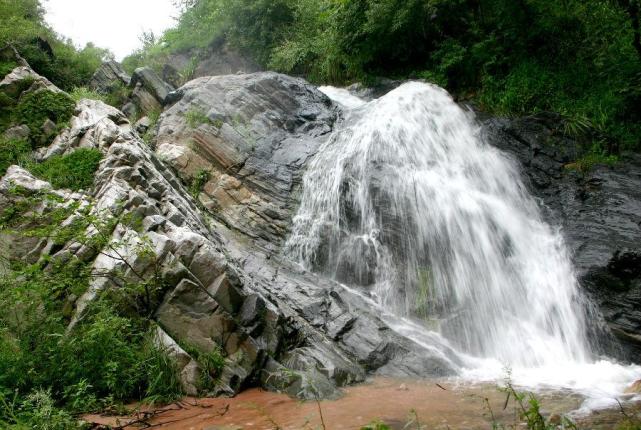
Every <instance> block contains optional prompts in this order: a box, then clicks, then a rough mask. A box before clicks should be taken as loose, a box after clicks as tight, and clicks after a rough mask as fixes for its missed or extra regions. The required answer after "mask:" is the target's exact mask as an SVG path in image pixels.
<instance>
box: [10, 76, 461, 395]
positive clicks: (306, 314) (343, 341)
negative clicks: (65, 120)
mask: <svg viewBox="0 0 641 430" xmlns="http://www.w3.org/2000/svg"><path fill="white" fill-rule="evenodd" d="M173 97H174V100H175V104H174V105H173V106H172V107H171V108H170V109H169V110H168V111H167V112H166V113H165V115H164V119H163V125H162V127H161V128H162V130H163V131H162V133H161V135H162V141H160V142H159V147H158V153H159V155H161V156H162V157H164V158H166V159H168V160H169V161H170V162H171V163H170V164H166V163H164V162H163V161H161V158H160V157H157V156H156V155H155V154H154V153H153V151H152V150H151V148H150V147H149V146H147V145H146V144H145V143H144V142H143V141H142V140H141V139H140V137H139V136H138V135H137V133H136V132H135V130H134V129H133V127H132V125H131V123H130V122H129V120H128V119H127V118H126V117H125V116H124V114H122V113H121V112H120V111H118V110H117V109H115V108H112V107H110V106H107V105H105V104H104V103H102V102H100V101H93V100H82V101H81V102H79V103H78V105H77V107H76V111H75V113H74V116H73V118H72V119H71V121H70V126H69V128H68V129H67V130H65V131H64V132H63V133H62V134H61V135H60V136H58V137H57V138H56V140H55V141H54V142H53V144H52V145H51V146H50V147H48V148H45V149H43V150H42V151H41V152H40V153H39V154H38V157H39V158H41V159H43V158H47V157H50V156H52V155H54V154H64V153H69V152H72V151H74V150H76V149H77V148H97V149H99V150H100V151H101V152H103V154H104V158H103V160H102V162H101V164H100V167H99V169H98V172H97V174H96V178H95V184H94V187H93V189H92V190H91V192H86V193H71V192H69V191H64V190H52V188H51V185H50V184H48V183H46V182H43V181H39V180H37V179H36V178H34V177H33V176H32V175H31V174H30V173H29V172H27V171H25V170H24V169H21V168H19V167H15V166H14V167H11V168H10V169H9V170H8V172H7V174H6V175H5V176H4V177H3V178H2V179H1V180H0V210H4V209H6V208H7V207H9V206H11V205H12V204H15V203H16V200H17V199H21V198H23V197H21V196H20V195H15V194H13V193H12V192H11V191H10V190H11V189H13V188H14V187H13V185H14V184H20V185H21V186H22V188H21V189H23V193H37V192H42V191H43V190H46V191H49V192H53V193H56V194H58V197H59V199H57V200H56V201H64V202H67V203H68V204H70V203H72V202H79V203H81V204H80V207H91V208H92V211H94V213H96V214H97V215H99V216H109V217H115V218H117V219H120V220H122V219H127V218H130V215H135V216H136V218H137V219H140V223H137V224H136V226H135V227H133V226H132V225H131V224H130V223H127V222H124V221H120V222H118V223H117V225H116V226H115V227H114V228H113V230H112V231H111V233H110V234H111V239H112V240H111V242H110V244H109V245H108V246H107V247H106V248H105V249H103V250H102V252H100V253H98V252H97V251H98V250H95V249H92V248H88V247H87V246H85V245H83V244H80V243H75V242H74V243H67V244H65V245H64V246H59V245H56V246H53V243H48V241H46V240H45V241H42V240H37V241H31V242H30V241H26V242H24V243H21V244H20V246H14V247H13V248H12V252H13V254H12V255H13V256H14V257H17V258H26V257H28V258H30V259H32V260H37V259H38V258H39V257H40V256H43V255H46V254H49V255H50V256H51V258H52V261H61V262H65V261H69V259H72V258H79V259H81V260H82V261H85V262H89V263H90V264H91V265H92V267H93V268H94V269H95V271H96V273H101V274H104V276H100V277H96V278H95V279H94V280H93V281H92V283H91V285H90V288H89V289H88V290H87V291H86V292H85V293H84V294H83V295H82V296H81V297H80V298H78V299H77V300H76V301H75V302H74V303H73V309H75V311H74V315H73V318H72V322H71V325H72V326H73V325H74V324H77V323H78V321H80V320H81V318H82V316H83V312H84V311H85V309H86V306H87V304H88V303H90V301H91V300H93V299H94V298H96V297H97V296H98V295H100V294H101V292H102V291H104V290H105V289H107V288H121V287H119V284H118V282H115V281H114V279H120V278H124V279H126V280H130V281H132V282H133V281H140V278H145V279H147V278H148V277H151V276H159V277H160V278H161V279H162V285H163V286H164V290H163V291H162V294H161V295H159V296H158V297H157V299H156V300H155V302H154V303H153V307H154V309H155V311H154V318H155V320H156V321H157V323H158V325H159V329H158V331H157V334H156V343H157V344H158V345H162V346H163V347H164V348H166V351H167V353H168V354H169V355H171V356H173V357H174V358H175V359H176V362H177V364H178V366H179V372H180V377H181V380H182V383H183V387H184V389H185V391H186V392H187V393H190V394H196V392H197V391H199V390H202V389H203V387H202V386H200V375H201V374H202V369H201V364H200V363H199V361H198V360H199V356H200V354H207V353H209V352H211V351H214V350H220V351H222V353H223V356H224V357H225V364H224V369H223V371H222V375H220V378H219V379H218V381H217V383H216V385H215V387H212V388H211V390H210V394H227V395H231V394H234V393H237V392H238V391H239V390H241V389H243V388H245V387H248V386H254V385H262V386H264V387H266V388H269V389H274V390H281V391H285V392H287V393H289V394H291V395H295V396H299V397H301V398H322V397H333V396H336V395H337V394H338V391H337V387H340V386H343V385H346V384H350V383H353V382H357V381H362V380H363V379H364V377H365V375H366V374H368V373H378V374H384V375H398V376H416V375H436V376H443V375H449V374H452V373H453V369H454V367H456V366H457V363H454V362H452V361H450V360H449V359H448V358H447V357H445V356H444V355H441V354H436V353H434V352H432V351H431V350H430V349H429V348H426V347H424V346H421V345H419V344H417V343H415V342H413V341H410V340H408V339H407V338H405V337H403V336H401V335H399V334H398V333H397V332H395V331H394V330H392V329H391V327H390V326H389V325H388V323H386V321H385V319H384V318H383V317H381V316H380V315H379V313H380V311H379V310H377V309H376V308H375V307H373V306H372V304H371V303H370V302H369V301H368V300H367V299H366V298H363V297H361V296H359V295H357V294H355V293H352V292H350V291H349V290H347V289H345V288H344V287H342V286H340V285H338V284H336V283H333V282H331V281H328V280H325V279H322V278H319V277H316V276H315V275H312V274H309V273H306V272H303V271H301V270H300V269H299V268H298V267H297V266H294V265H292V264H291V263H289V262H287V261H280V260H279V259H278V257H277V256H275V255H274V254H273V253H272V252H269V251H266V250H265V247H264V246H263V245H264V244H263V242H262V241H261V240H260V238H261V237H263V236H264V237H267V238H270V239H272V238H274V239H277V238H280V237H281V236H282V234H283V231H284V229H285V227H284V226H285V223H284V221H283V222H282V223H281V221H282V219H281V218H279V217H285V216H286V214H287V211H286V209H287V208H288V207H289V205H291V204H293V200H294V197H293V196H292V195H291V193H292V190H293V189H294V188H295V184H296V180H295V178H296V177H299V176H300V174H301V173H300V171H299V170H300V169H301V167H302V166H303V165H304V161H305V159H306V158H307V157H308V156H309V154H311V153H313V151H314V148H316V145H317V144H318V142H319V141H320V140H321V139H322V138H323V136H324V135H325V134H326V133H327V132H328V131H329V130H330V129H331V126H332V123H333V120H334V118H335V112H334V107H333V106H332V104H331V103H330V102H329V100H327V99H326V98H325V96H323V95H322V94H321V93H319V92H317V91H316V90H315V89H314V88H313V87H311V86H309V85H308V84H306V83H304V82H303V81H301V80H298V79H293V78H288V77H285V76H281V75H276V74H271V73H268V74H260V75H253V76H252V75H248V76H232V77H225V78H220V79H215V78H212V79H203V80H199V81H194V82H192V83H191V84H189V85H187V86H186V87H184V88H182V89H181V90H180V91H179V92H178V93H177V94H174V95H173ZM194 106H198V107H201V108H203V109H206V112H207V117H208V118H210V120H211V123H209V121H208V122H207V124H202V125H201V126H200V127H199V130H192V129H190V127H189V126H188V125H186V121H187V119H188V118H189V116H187V118H186V117H185V116H186V113H187V112H189V110H190V109H192V107H194ZM219 121H220V122H219ZM232 125H233V126H232ZM241 130H242V131H244V132H245V134H241ZM198 133H200V134H202V136H203V137H201V138H200V139H201V140H200V141H197V142H199V144H200V145H202V146H203V148H204V149H201V148H200V147H199V146H196V145H194V144H190V143H189V140H188V139H194V140H195V139H197V138H199V137H198V136H199V134H198ZM188 136H189V137H188ZM252 139H255V140H252ZM294 141H296V142H297V143H296V142H294ZM207 145H211V146H207ZM163 148H164V149H163ZM172 154H179V155H178V156H175V157H172ZM183 161H184V163H183ZM181 163H182V164H181ZM212 166H213V167H212ZM201 167H202V168H208V169H210V170H211V175H212V178H213V179H211V180H210V182H211V183H208V184H206V186H205V188H207V187H212V189H213V190H215V189H216V187H221V188H222V190H223V191H224V192H223V191H221V194H217V193H216V192H215V191H211V192H210V193H205V192H203V193H201V199H200V200H201V203H200V204H204V205H205V206H207V205H209V206H210V207H212V208H213V207H215V206H212V204H213V203H212V202H213V201H214V200H216V201H218V200H220V201H221V202H223V203H219V207H220V209H219V210H220V213H221V214H217V217H218V219H220V220H223V221H225V223H227V224H229V225H231V226H232V227H233V228H232V229H229V228H227V227H226V226H225V225H223V224H222V223H219V222H218V221H216V220H214V219H212V218H211V217H210V215H209V214H208V212H207V211H203V210H202V209H201V208H200V207H199V204H197V202H196V201H195V200H194V199H193V197H192V195H191V193H190V192H188V190H187V189H186V188H185V187H184V186H183V184H182V183H181V180H180V179H179V178H178V177H177V176H176V175H175V174H174V170H173V169H174V168H177V169H178V171H179V172H180V174H181V175H184V177H185V178H188V177H189V175H190V174H191V173H190V172H193V171H194V169H198V168H201ZM216 175H218V176H216ZM225 175H226V179H224V180H223V179H221V177H223V176H225ZM230 181H236V184H237V185H236V186H235V188H229V191H228V189H227V188H225V187H226V185H225V184H226V183H228V182H230ZM235 192H238V193H241V192H242V193H244V194H234V193H235ZM227 195H231V196H230V197H228V199H229V203H225V200H224V199H225V198H227V197H226V196H227ZM245 195H246V197H243V198H240V196H245ZM235 199H237V200H235ZM268 199H269V200H268ZM272 201H276V202H278V203H277V204H276V205H274V206H273V207H272V206H269V207H268V206H265V207H263V206H261V205H270V204H272ZM243 207H244V209H243ZM270 208H271V209H272V210H273V211H274V213H276V214H279V215H274V213H271V212H269V210H268V209H270ZM38 210H43V211H44V210H47V209H46V208H41V209H38ZM233 217H237V219H234V218H233ZM262 217H264V218H262ZM277 222H278V223H277ZM274 226H275V227H274ZM87 234H88V235H91V234H96V233H95V232H94V233H92V232H91V231H88V233H87ZM255 237H257V238H259V239H258V240H255V239H254V238H255ZM143 244H146V245H145V246H149V247H151V249H152V250H153V252H152V255H153V258H150V257H149V256H148V254H147V255H142V254H141V253H140V252H138V249H140V246H142V245H143ZM109 274H112V275H114V276H108V275H109ZM186 346H189V347H190V348H187V347H186ZM192 348H195V350H196V351H197V352H198V353H196V354H194V353H192V352H191V351H192ZM188 350H189V351H190V352H189V353H188V352H187V351H188Z"/></svg>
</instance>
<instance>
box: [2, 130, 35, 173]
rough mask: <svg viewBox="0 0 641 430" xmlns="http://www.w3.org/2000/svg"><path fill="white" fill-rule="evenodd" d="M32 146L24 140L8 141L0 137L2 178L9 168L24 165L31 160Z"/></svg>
mask: <svg viewBox="0 0 641 430" xmlns="http://www.w3.org/2000/svg"><path fill="white" fill-rule="evenodd" d="M30 154H31V144H29V143H28V142H26V141H24V140H7V139H4V138H2V137H0V176H4V174H5V173H6V172H7V169H8V168H9V166H11V165H13V164H18V165H24V164H27V163H28V162H29V160H30Z"/></svg>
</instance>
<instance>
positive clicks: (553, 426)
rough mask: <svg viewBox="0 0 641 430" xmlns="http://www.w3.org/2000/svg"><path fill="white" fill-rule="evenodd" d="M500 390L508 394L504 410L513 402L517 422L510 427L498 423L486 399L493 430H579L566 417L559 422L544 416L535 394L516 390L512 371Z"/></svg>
mask: <svg viewBox="0 0 641 430" xmlns="http://www.w3.org/2000/svg"><path fill="white" fill-rule="evenodd" d="M499 390H500V391H502V392H504V393H505V394H506V399H505V404H504V406H503V409H506V408H507V407H508V406H509V404H510V401H512V405H513V407H514V412H515V414H514V415H515V422H514V424H513V425H510V426H505V425H503V424H500V423H498V422H497V421H496V419H495V418H494V412H493V411H492V408H491V407H490V403H489V401H488V399H487V398H486V399H485V404H486V407H487V409H488V411H489V414H490V417H491V419H492V429H493V430H505V429H508V428H510V429H511V428H517V427H522V426H525V428H527V429H528V430H577V426H576V424H575V423H574V422H573V421H572V420H570V419H569V418H567V417H565V416H563V417H560V419H559V420H552V419H550V418H546V417H545V416H543V414H542V412H541V404H540V403H539V400H538V399H537V398H536V396H534V394H532V393H522V392H519V391H517V390H516V388H515V387H514V385H513V384H512V381H511V371H510V370H508V376H507V378H506V381H505V387H503V388H499ZM516 417H518V420H519V421H517V420H516ZM553 421H558V422H553Z"/></svg>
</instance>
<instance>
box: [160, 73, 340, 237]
mask: <svg viewBox="0 0 641 430" xmlns="http://www.w3.org/2000/svg"><path fill="white" fill-rule="evenodd" d="M169 100H170V103H173V104H172V105H171V106H170V107H168V108H167V110H166V111H165V112H164V113H163V115H162V116H161V118H160V122H159V128H158V138H157V144H156V145H157V151H156V152H157V154H158V155H159V156H160V157H161V158H162V159H163V160H166V161H167V162H169V163H170V164H171V165H172V166H173V167H174V168H175V169H176V170H177V171H178V172H179V174H180V176H181V178H182V179H183V180H184V181H185V182H187V183H193V182H194V181H195V180H196V178H197V176H198V175H201V177H204V178H206V180H203V181H202V182H201V183H200V184H199V185H200V187H199V189H197V190H194V191H195V192H196V193H197V194H198V195H199V200H200V202H201V203H202V204H203V205H204V206H205V207H206V208H207V209H208V210H209V211H210V212H211V213H212V214H214V216H215V217H216V218H217V219H219V220H221V221H222V222H223V223H225V224H226V225H228V226H230V227H231V228H233V229H236V230H238V231H241V232H243V233H245V234H247V235H249V236H250V237H252V238H262V239H264V241H265V243H266V245H267V244H272V245H278V244H279V242H280V241H281V240H282V239H283V237H284V235H285V233H286V231H287V228H288V226H289V220H290V218H291V216H292V214H291V212H292V209H293V207H294V206H295V205H296V198H295V197H296V190H297V188H298V186H299V185H300V179H301V176H302V168H303V166H304V165H305V163H306V161H307V160H308V159H309V157H310V156H311V155H313V154H314V153H315V152H316V150H317V148H318V146H319V144H320V143H321V142H322V141H324V139H326V138H327V137H328V134H329V132H330V131H331V130H332V126H333V123H334V121H335V119H336V115H337V114H336V108H335V107H334V106H333V104H332V103H331V101H330V100H329V99H328V98H327V97H326V96H325V95H323V94H322V93H320V92H319V91H317V90H316V88H314V87H313V86H311V85H309V84H308V83H306V82H305V81H303V80H301V79H296V78H292V77H289V76H285V75H279V74H276V73H267V72H266V73H255V74H249V75H230V76H218V77H210V78H199V79H196V80H194V81H191V82H189V83H188V84H186V85H185V86H183V87H182V88H180V89H179V90H177V91H176V92H174V93H172V94H170V95H169Z"/></svg>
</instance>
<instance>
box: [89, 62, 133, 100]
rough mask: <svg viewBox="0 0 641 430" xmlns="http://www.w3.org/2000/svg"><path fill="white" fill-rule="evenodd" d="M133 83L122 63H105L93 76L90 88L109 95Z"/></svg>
mask: <svg viewBox="0 0 641 430" xmlns="http://www.w3.org/2000/svg"><path fill="white" fill-rule="evenodd" d="M130 81H131V76H129V75H128V74H127V72H125V70H124V69H123V68H122V66H121V65H120V63H118V62H116V61H105V62H104V63H102V65H101V66H100V67H98V70H96V72H95V73H94V74H93V76H92V77H91V80H90V81H89V87H90V88H91V89H92V90H94V91H98V92H101V93H103V94H109V93H110V92H112V91H114V90H116V89H117V88H119V87H122V86H124V87H126V86H128V85H129V82H130Z"/></svg>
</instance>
